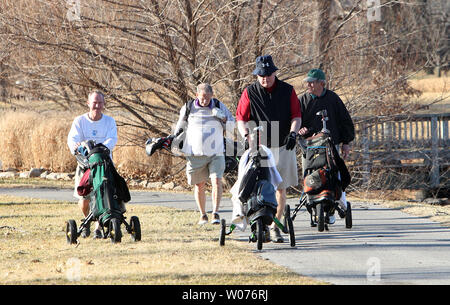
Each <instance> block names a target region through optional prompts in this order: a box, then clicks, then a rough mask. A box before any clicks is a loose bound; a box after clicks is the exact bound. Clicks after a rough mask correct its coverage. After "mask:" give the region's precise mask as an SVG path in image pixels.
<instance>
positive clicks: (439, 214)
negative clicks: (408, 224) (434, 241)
mask: <svg viewBox="0 0 450 305" xmlns="http://www.w3.org/2000/svg"><path fill="white" fill-rule="evenodd" d="M347 197H348V200H349V201H350V202H351V201H365V202H369V203H377V204H381V205H383V206H386V207H388V208H392V209H399V210H401V211H403V212H405V213H407V214H410V215H415V216H419V217H425V218H428V219H430V220H431V221H435V222H438V223H440V224H441V225H443V226H446V227H450V205H448V204H447V205H431V204H428V203H425V202H416V201H411V200H408V199H412V198H413V197H414V195H413V194H412V193H411V192H407V191H401V190H399V191H395V192H391V193H386V192H384V191H381V193H380V192H374V191H372V192H352V193H351V194H349V195H348V196H347ZM398 198H405V200H398Z"/></svg>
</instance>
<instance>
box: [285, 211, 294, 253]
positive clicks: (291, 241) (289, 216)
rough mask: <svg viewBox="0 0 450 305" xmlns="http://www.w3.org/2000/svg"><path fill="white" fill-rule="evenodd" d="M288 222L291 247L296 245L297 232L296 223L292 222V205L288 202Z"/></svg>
mask: <svg viewBox="0 0 450 305" xmlns="http://www.w3.org/2000/svg"><path fill="white" fill-rule="evenodd" d="M285 215H286V216H285V218H286V223H287V228H288V231H289V242H290V243H291V247H295V232H294V224H293V223H292V218H291V207H290V206H289V204H286V214H285Z"/></svg>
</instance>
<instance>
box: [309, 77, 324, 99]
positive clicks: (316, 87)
mask: <svg viewBox="0 0 450 305" xmlns="http://www.w3.org/2000/svg"><path fill="white" fill-rule="evenodd" d="M306 86H307V88H308V92H309V93H311V94H314V95H316V96H320V95H321V94H322V92H323V88H324V85H323V82H321V81H318V80H315V81H313V82H307V83H306Z"/></svg>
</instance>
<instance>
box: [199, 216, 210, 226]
mask: <svg viewBox="0 0 450 305" xmlns="http://www.w3.org/2000/svg"><path fill="white" fill-rule="evenodd" d="M207 223H208V216H206V214H203V215H202V217H200V220H199V221H198V224H199V225H204V224H207Z"/></svg>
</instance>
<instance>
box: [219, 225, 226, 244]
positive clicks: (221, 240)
mask: <svg viewBox="0 0 450 305" xmlns="http://www.w3.org/2000/svg"><path fill="white" fill-rule="evenodd" d="M226 230H227V225H226V221H225V219H223V218H222V219H221V220H220V237H219V244H220V245H221V246H225V233H226Z"/></svg>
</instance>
